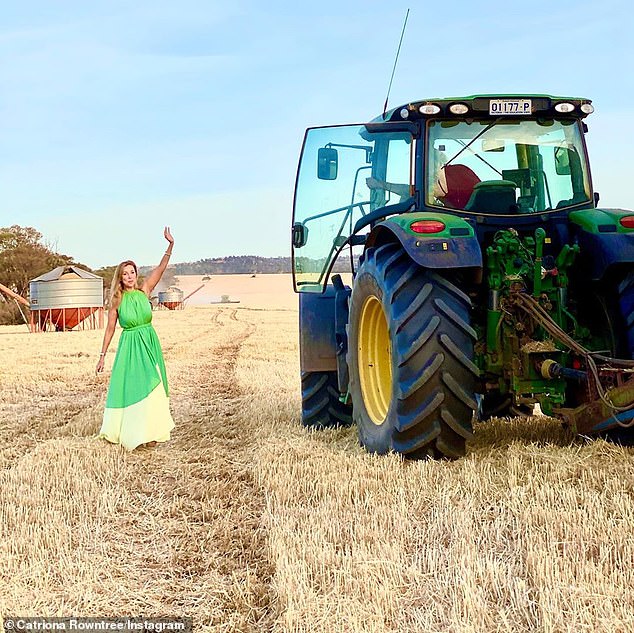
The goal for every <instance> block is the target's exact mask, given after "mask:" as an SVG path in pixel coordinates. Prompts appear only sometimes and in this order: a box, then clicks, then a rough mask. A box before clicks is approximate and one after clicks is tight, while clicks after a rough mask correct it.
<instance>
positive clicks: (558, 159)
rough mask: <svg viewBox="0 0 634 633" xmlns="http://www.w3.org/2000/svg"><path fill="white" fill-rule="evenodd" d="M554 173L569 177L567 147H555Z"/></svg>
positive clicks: (568, 152)
mask: <svg viewBox="0 0 634 633" xmlns="http://www.w3.org/2000/svg"><path fill="white" fill-rule="evenodd" d="M555 171H556V172H557V174H559V175H560V176H570V150H569V149H568V148H567V147H555Z"/></svg>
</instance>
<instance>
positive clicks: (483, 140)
mask: <svg viewBox="0 0 634 633" xmlns="http://www.w3.org/2000/svg"><path fill="white" fill-rule="evenodd" d="M427 130H428V142H427V148H428V151H427V161H426V179H425V183H426V184H425V186H426V192H425V199H426V201H427V204H428V205H430V206H437V207H449V208H454V209H462V210H465V211H470V212H472V213H487V214H489V213H494V214H501V215H505V214H509V215H512V214H516V213H540V212H543V211H549V210H552V209H560V208H563V207H568V206H572V205H577V204H581V203H587V202H589V201H590V200H591V193H590V180H589V176H588V169H587V161H586V153H585V146H584V144H583V140H582V134H581V130H580V127H579V123H578V122H577V121H574V120H570V119H566V120H561V121H557V120H552V119H549V120H537V121H535V120H522V121H516V120H510V121H509V120H497V121H491V120H487V121H471V122H467V121H458V122H457V121H430V122H429V125H428V128H427Z"/></svg>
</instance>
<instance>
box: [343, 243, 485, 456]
mask: <svg viewBox="0 0 634 633" xmlns="http://www.w3.org/2000/svg"><path fill="white" fill-rule="evenodd" d="M470 309H471V302H470V299H469V297H468V296H467V295H466V294H465V293H464V292H462V291H461V290H460V289H459V288H458V287H456V286H455V285H454V284H452V283H451V282H449V281H448V280H447V279H445V278H444V277H442V276H440V275H438V274H436V273H433V272H430V271H429V270H426V269H424V268H421V267H420V266H418V265H417V264H416V263H415V262H413V261H412V260H411V259H410V258H409V256H408V255H407V253H406V252H405V251H404V250H403V248H402V247H401V245H400V244H386V245H384V246H380V247H378V248H369V249H368V250H367V251H366V253H365V257H364V260H363V263H362V264H361V266H360V267H359V269H358V272H357V275H356V278H355V283H354V287H353V290H352V295H351V300H350V320H349V332H348V366H349V370H350V394H351V396H352V404H353V407H352V408H353V418H354V421H355V422H356V423H357V426H358V430H359V439H360V442H361V444H362V445H363V446H365V447H366V448H367V449H368V450H369V451H371V452H376V453H386V452H388V451H390V450H394V451H396V452H398V453H401V454H403V455H405V456H407V457H411V458H418V457H433V458H438V457H448V458H457V457H461V456H463V455H464V453H465V444H466V440H467V439H468V438H469V437H470V436H471V435H472V424H471V421H472V418H473V411H474V409H475V408H476V402H475V391H476V381H477V378H478V375H479V372H478V368H477V367H476V365H475V364H474V362H473V345H474V341H475V338H476V333H475V331H474V330H473V328H472V327H471V325H470Z"/></svg>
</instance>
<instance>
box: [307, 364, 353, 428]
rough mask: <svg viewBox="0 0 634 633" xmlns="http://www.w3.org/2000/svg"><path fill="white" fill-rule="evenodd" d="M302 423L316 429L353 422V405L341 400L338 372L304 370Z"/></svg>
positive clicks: (347, 424) (346, 424)
mask: <svg viewBox="0 0 634 633" xmlns="http://www.w3.org/2000/svg"><path fill="white" fill-rule="evenodd" d="M302 424H303V426H305V427H308V428H315V429H324V428H330V427H336V426H349V425H350V424H352V407H351V406H350V405H349V404H345V403H343V402H341V401H340V400H339V391H338V386H337V372H334V371H329V372H302Z"/></svg>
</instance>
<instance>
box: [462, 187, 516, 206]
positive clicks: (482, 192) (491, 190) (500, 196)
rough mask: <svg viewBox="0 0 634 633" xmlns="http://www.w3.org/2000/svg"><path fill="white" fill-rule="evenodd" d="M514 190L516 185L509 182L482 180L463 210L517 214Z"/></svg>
mask: <svg viewBox="0 0 634 633" xmlns="http://www.w3.org/2000/svg"><path fill="white" fill-rule="evenodd" d="M516 188H517V184H515V183H514V182H512V181H511V180H483V181H482V182H479V183H478V184H477V185H476V186H475V187H474V188H473V193H472V194H471V197H470V198H469V201H468V202H467V204H466V205H465V208H464V210H465V211H474V212H475V213H498V214H500V215H506V214H508V213H517V210H518V207H517V200H516V198H515V189H516Z"/></svg>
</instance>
